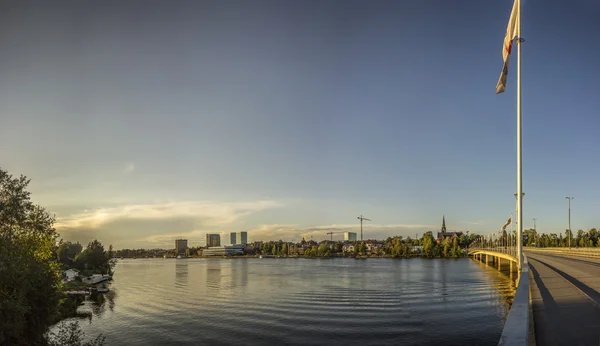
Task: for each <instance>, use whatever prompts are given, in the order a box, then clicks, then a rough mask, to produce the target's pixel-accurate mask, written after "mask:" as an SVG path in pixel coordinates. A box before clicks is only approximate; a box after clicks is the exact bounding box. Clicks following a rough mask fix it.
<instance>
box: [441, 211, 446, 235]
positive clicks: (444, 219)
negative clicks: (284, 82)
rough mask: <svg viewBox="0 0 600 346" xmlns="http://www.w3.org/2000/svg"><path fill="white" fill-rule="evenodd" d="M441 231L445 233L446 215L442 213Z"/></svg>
mask: <svg viewBox="0 0 600 346" xmlns="http://www.w3.org/2000/svg"><path fill="white" fill-rule="evenodd" d="M442 233H446V216H445V215H442Z"/></svg>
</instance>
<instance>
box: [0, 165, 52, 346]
mask: <svg viewBox="0 0 600 346" xmlns="http://www.w3.org/2000/svg"><path fill="white" fill-rule="evenodd" d="M28 184H29V180H28V179H27V178H26V177H24V176H21V177H19V178H13V176H12V175H10V174H8V172H6V171H3V170H1V169H0V278H1V279H0V344H3V345H4V344H9V345H27V344H41V343H43V340H44V339H43V338H44V333H45V332H46V329H47V328H48V326H49V325H50V324H51V323H52V322H53V320H54V317H55V316H54V315H55V313H56V312H57V308H58V299H59V289H60V284H61V278H60V274H59V271H58V266H57V264H56V262H54V261H53V253H52V250H53V248H54V244H55V242H56V239H57V237H58V235H57V234H56V231H55V230H54V228H53V224H54V218H53V217H51V216H50V215H49V214H48V212H46V210H45V209H44V208H42V207H41V206H39V205H35V204H33V203H32V202H31V200H30V193H29V192H28V191H27V190H26V188H27V186H28Z"/></svg>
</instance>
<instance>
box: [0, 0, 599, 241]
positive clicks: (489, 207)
mask: <svg viewBox="0 0 600 346" xmlns="http://www.w3.org/2000/svg"><path fill="white" fill-rule="evenodd" d="M511 6H512V1H510V0H506V1H504V0H498V1H491V2H489V1H475V0H464V1H461V2H458V3H457V2H447V1H433V0H425V1H386V0H382V1H376V2H367V1H354V0H350V1H301V2H297V1H287V0H258V1H253V2H249V1H238V0H233V1H227V2H220V1H193V2H189V1H171V2H164V1H154V0H148V1H145V2H143V4H142V3H133V2H132V3H128V5H127V6H123V4H122V2H121V1H113V0H108V1H103V2H102V3H95V4H92V3H85V4H84V3H82V2H79V1H60V0H57V1H53V2H52V3H51V4H50V3H40V4H39V6H28V5H27V4H25V3H21V2H14V3H12V4H10V5H8V4H4V5H0V32H2V33H3V34H2V35H0V49H1V50H2V52H3V58H2V59H0V74H1V75H2V79H1V80H0V95H1V96H0V98H1V99H2V102H0V114H1V115H0V164H1V167H2V169H5V170H8V171H9V172H10V173H11V174H13V175H21V174H23V175H26V176H27V177H29V178H30V179H31V184H30V191H31V193H32V199H33V200H34V201H35V202H36V203H39V204H41V205H42V206H44V207H46V208H47V209H48V210H49V211H50V212H51V213H52V214H56V217H57V223H56V228H57V230H58V232H59V233H60V234H61V236H62V237H63V238H64V239H65V240H72V241H80V242H82V243H84V244H86V243H87V242H89V241H91V240H93V239H96V238H97V239H99V240H100V241H102V242H103V243H104V244H113V246H114V247H115V248H153V247H165V248H166V247H170V246H173V244H174V240H175V239H178V238H185V239H188V240H189V242H190V244H201V243H202V242H204V241H205V238H204V237H205V235H206V234H207V233H219V234H221V235H225V234H228V233H230V232H239V231H247V232H248V240H250V241H252V240H254V239H260V240H265V241H268V240H279V239H283V240H290V241H291V240H294V241H298V240H300V239H302V237H305V238H307V239H310V237H311V236H312V237H313V238H314V239H315V240H322V239H329V236H328V235H327V234H326V233H327V232H330V231H340V232H347V231H350V232H357V233H360V224H359V223H358V222H356V221H357V220H356V218H357V217H358V216H360V215H364V216H365V217H368V218H370V219H372V220H373V221H372V222H367V223H365V225H364V237H365V239H368V238H379V239H382V238H387V237H388V236H394V235H401V236H404V237H406V236H411V237H414V235H415V233H418V234H423V232H426V231H432V232H436V231H438V230H439V225H440V221H439V220H440V219H441V216H442V215H443V214H445V215H446V220H447V226H448V229H449V230H456V231H463V232H464V231H470V232H472V233H490V232H494V231H496V230H498V229H499V228H500V227H502V225H503V224H504V222H505V221H506V219H507V218H508V217H509V216H510V215H511V213H512V214H513V215H514V213H515V198H514V196H513V194H514V193H515V192H516V188H517V186H516V185H517V184H516V96H515V92H516V91H515V87H516V73H515V71H516V60H515V61H514V62H513V63H512V66H511V71H510V72H509V75H508V86H507V91H506V92H505V93H504V94H501V95H496V94H495V87H496V82H497V80H498V76H499V74H500V70H501V68H502V54H501V49H502V43H503V38H504V34H505V30H506V23H507V20H508V16H509V13H510V10H511ZM541 14H543V15H541ZM598 16H600V3H598V2H597V1H590V0H575V2H574V3H565V2H545V1H541V0H529V1H524V2H523V3H522V18H523V19H522V22H523V25H522V29H523V37H524V38H525V42H524V44H523V60H522V78H523V83H522V86H523V179H524V192H525V193H526V196H525V198H524V214H523V223H524V225H523V226H524V228H531V227H533V224H534V222H533V218H536V226H537V231H538V232H543V233H561V232H562V233H563V234H564V232H565V229H566V228H567V227H568V224H567V201H565V199H564V197H565V196H574V197H575V199H574V200H573V201H572V202H571V228H572V230H573V231H574V232H576V231H577V230H578V229H589V228H592V227H600V215H599V214H598V212H597V209H598V202H597V200H596V199H597V198H596V196H597V191H599V190H600V180H598V179H597V172H598V171H599V169H600V160H598V159H597V157H598V154H597V148H598V147H600V137H599V136H598V129H600V119H599V118H598V116H597V114H598V110H599V109H600V98H598V97H597V95H598V93H599V89H598V88H599V87H598V83H597V76H598V75H600V64H598V61H600V47H599V46H598V45H594V44H591V43H590V42H595V40H596V38H597V37H598V36H599V35H600V27H599V26H598V20H597V18H598ZM557 23H560V25H557ZM559 47H561V48H559ZM334 237H335V236H334ZM338 237H340V238H341V235H338ZM223 239H225V238H223Z"/></svg>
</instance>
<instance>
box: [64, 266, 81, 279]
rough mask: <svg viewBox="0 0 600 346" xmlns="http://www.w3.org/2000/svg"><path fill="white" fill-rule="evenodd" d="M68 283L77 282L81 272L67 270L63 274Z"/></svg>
mask: <svg viewBox="0 0 600 346" xmlns="http://www.w3.org/2000/svg"><path fill="white" fill-rule="evenodd" d="M63 275H64V276H65V278H66V280H67V281H72V280H75V278H76V277H78V276H79V270H77V269H67V270H65V271H64V272H63Z"/></svg>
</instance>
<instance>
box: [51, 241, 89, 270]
mask: <svg viewBox="0 0 600 346" xmlns="http://www.w3.org/2000/svg"><path fill="white" fill-rule="evenodd" d="M82 249H83V246H82V245H81V244H79V242H77V243H71V242H70V241H68V242H65V243H63V242H61V243H60V245H59V246H58V249H57V250H56V255H57V257H58V261H59V262H60V263H62V264H64V265H66V266H67V267H70V266H72V265H73V262H74V261H75V257H76V256H77V255H78V254H79V253H80V252H81V250H82Z"/></svg>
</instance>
